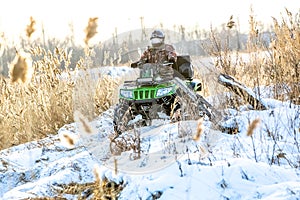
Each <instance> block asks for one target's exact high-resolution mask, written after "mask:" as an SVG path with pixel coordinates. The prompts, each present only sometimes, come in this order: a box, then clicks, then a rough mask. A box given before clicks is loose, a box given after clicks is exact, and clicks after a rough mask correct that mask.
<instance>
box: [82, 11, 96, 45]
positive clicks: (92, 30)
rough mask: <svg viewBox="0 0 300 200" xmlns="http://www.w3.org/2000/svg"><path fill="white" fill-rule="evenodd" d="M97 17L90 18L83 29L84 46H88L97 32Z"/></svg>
mask: <svg viewBox="0 0 300 200" xmlns="http://www.w3.org/2000/svg"><path fill="white" fill-rule="evenodd" d="M97 23H98V17H94V18H90V19H89V22H88V26H87V27H86V28H85V33H86V36H85V39H84V43H85V44H86V45H88V43H89V40H90V39H91V38H92V37H94V36H95V35H96V34H97V33H98V32H97V28H98V24H97Z"/></svg>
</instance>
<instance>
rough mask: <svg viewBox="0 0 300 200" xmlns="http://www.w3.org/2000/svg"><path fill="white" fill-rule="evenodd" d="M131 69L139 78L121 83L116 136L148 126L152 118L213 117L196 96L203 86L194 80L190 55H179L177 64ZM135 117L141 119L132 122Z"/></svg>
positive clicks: (137, 64) (207, 106)
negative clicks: (137, 71)
mask: <svg viewBox="0 0 300 200" xmlns="http://www.w3.org/2000/svg"><path fill="white" fill-rule="evenodd" d="M131 67H138V68H139V69H140V76H139V78H138V79H137V80H133V81H126V82H124V85H123V86H122V87H121V88H120V91H119V103H118V104H117V106H116V107H115V110H114V119H113V123H114V130H115V132H116V133H117V135H121V134H122V133H123V132H125V131H128V130H130V129H132V128H133V127H134V126H136V125H139V126H147V125H150V124H151V122H152V120H153V119H161V118H164V119H166V118H169V119H170V120H172V121H176V120H187V119H192V118H199V116H203V115H207V116H208V117H209V118H210V119H211V118H212V117H213V115H212V113H211V111H210V109H211V108H212V106H211V105H210V104H209V103H208V102H207V101H206V100H205V99H204V98H203V97H202V96H201V95H199V94H198V93H197V92H198V91H201V89H202V85H201V82H200V81H199V80H197V79H193V66H192V64H191V61H190V56H178V58H177V62H176V63H169V62H166V63H155V64H152V63H138V62H135V63H132V64H131ZM186 105H189V106H186ZM187 108H188V109H189V110H188V111H187ZM183 110H185V111H183ZM137 116H141V117H140V119H139V120H135V118H136V117H137Z"/></svg>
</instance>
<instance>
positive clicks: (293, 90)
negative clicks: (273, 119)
mask: <svg viewBox="0 0 300 200" xmlns="http://www.w3.org/2000/svg"><path fill="white" fill-rule="evenodd" d="M273 24H274V25H273V26H274V30H273V31H274V34H273V35H269V37H270V39H271V45H270V46H266V45H265V43H264V42H263V39H262V37H263V34H262V32H261V30H260V28H259V23H258V22H257V21H256V19H255V17H254V14H253V13H252V14H251V15H250V19H249V27H250V28H249V34H248V36H249V38H248V43H247V52H245V53H247V55H249V57H248V58H249V60H248V61H245V60H244V58H243V56H242V54H241V52H233V51H231V50H230V49H229V48H228V47H226V44H225V47H223V48H221V47H222V44H221V42H220V38H218V36H217V35H216V34H215V33H214V32H212V34H211V46H210V48H209V50H208V51H209V52H210V54H211V55H212V56H214V57H216V58H217V59H216V62H215V66H216V68H217V69H218V70H219V71H220V72H222V73H225V74H229V75H231V76H234V77H236V78H237V79H238V80H239V81H241V82H242V83H245V84H246V85H247V86H248V87H251V88H254V87H259V86H262V85H264V86H268V85H269V86H270V85H271V86H274V94H275V95H274V98H276V99H279V100H285V101H286V100H291V101H293V102H294V103H297V104H299V103H300V84H299V83H300V74H299V73H300V71H299V64H300V51H299V49H300V15H299V13H297V14H295V15H293V14H292V13H290V12H289V11H288V10H286V14H285V15H283V16H282V19H281V20H278V19H274V23H273ZM231 28H232V27H231ZM230 31H231V30H230V29H228V38H230ZM259 92H260V91H258V95H260V93H259Z"/></svg>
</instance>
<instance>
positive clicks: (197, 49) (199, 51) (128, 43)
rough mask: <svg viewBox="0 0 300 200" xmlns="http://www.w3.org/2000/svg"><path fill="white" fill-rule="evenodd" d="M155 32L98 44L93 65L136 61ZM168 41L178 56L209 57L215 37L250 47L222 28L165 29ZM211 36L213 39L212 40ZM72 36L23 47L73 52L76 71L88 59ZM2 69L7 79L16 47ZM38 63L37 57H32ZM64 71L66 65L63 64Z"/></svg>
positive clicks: (0, 62) (266, 36) (5, 55)
mask: <svg viewBox="0 0 300 200" xmlns="http://www.w3.org/2000/svg"><path fill="white" fill-rule="evenodd" d="M151 31H152V29H137V30H132V31H128V32H126V33H122V34H113V36H112V38H111V39H109V40H107V41H104V42H99V43H98V44H96V45H93V46H90V47H89V48H90V49H92V50H93V54H92V55H91V62H92V63H91V66H89V67H99V66H109V65H120V64H126V63H130V62H132V61H136V60H137V59H138V58H139V54H140V51H143V50H144V49H145V48H147V46H148V45H149V37H150V34H151ZM163 31H164V32H165V35H166V42H167V43H171V44H173V45H174V46H175V48H176V51H177V52H178V53H179V54H188V55H191V56H206V55H209V52H208V51H209V49H210V47H211V46H213V45H216V44H214V43H215V42H216V39H215V38H218V45H219V46H220V48H221V49H224V50H225V48H226V49H227V50H228V49H230V50H238V51H244V50H246V48H247V40H248V37H247V34H242V33H240V32H238V31H237V30H231V29H225V28H223V29H221V30H213V31H212V30H210V31H207V32H205V31H201V33H200V31H193V32H185V31H184V29H183V30H182V31H180V32H176V31H171V30H165V29H163ZM260 35H261V36H260V38H261V41H260V42H262V43H263V45H265V46H268V45H269V43H270V40H271V37H272V35H273V34H272V33H271V32H264V33H261V34H260ZM212 37H214V39H213V40H212ZM72 38H73V37H71V36H70V37H67V38H66V40H63V41H61V40H58V39H56V38H52V39H48V40H47V41H45V39H42V38H39V39H36V40H34V41H27V40H26V39H23V40H22V42H21V44H20V46H22V48H23V49H24V50H25V51H27V52H29V50H30V48H31V47H32V46H41V47H43V48H44V49H47V50H49V51H51V52H54V50H55V48H56V47H59V48H64V49H67V50H68V51H70V50H72V57H71V65H70V67H71V68H75V66H76V63H77V62H78V61H79V60H80V58H83V57H84V56H86V54H85V49H84V48H85V47H82V46H79V45H76V44H75V42H74V41H73V40H72ZM0 48H1V49H0V56H1V57H0V70H1V74H2V75H4V76H8V73H9V63H11V62H12V60H13V59H14V57H15V55H16V51H17V49H16V48H15V47H9V46H5V44H1V47H0ZM33 60H35V58H33ZM61 65H62V66H61V67H62V68H64V65H63V63H62V64H61Z"/></svg>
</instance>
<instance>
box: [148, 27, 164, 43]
mask: <svg viewBox="0 0 300 200" xmlns="http://www.w3.org/2000/svg"><path fill="white" fill-rule="evenodd" d="M150 41H151V44H152V46H153V47H159V46H161V45H162V44H163V43H164V41H165V34H164V33H163V32H162V31H161V30H155V31H153V32H152V34H151V37H150Z"/></svg>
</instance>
